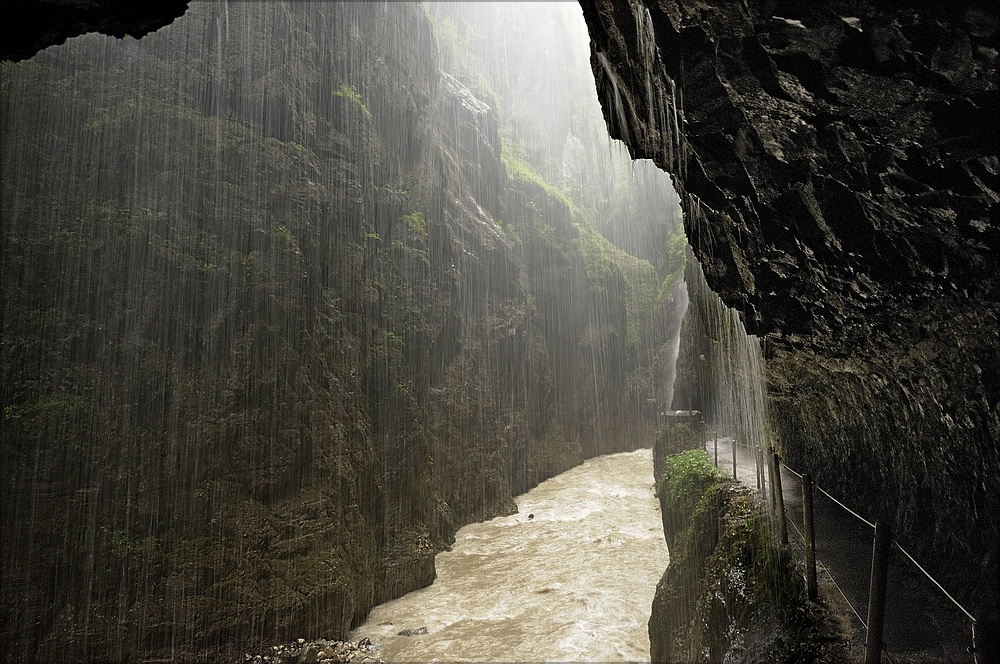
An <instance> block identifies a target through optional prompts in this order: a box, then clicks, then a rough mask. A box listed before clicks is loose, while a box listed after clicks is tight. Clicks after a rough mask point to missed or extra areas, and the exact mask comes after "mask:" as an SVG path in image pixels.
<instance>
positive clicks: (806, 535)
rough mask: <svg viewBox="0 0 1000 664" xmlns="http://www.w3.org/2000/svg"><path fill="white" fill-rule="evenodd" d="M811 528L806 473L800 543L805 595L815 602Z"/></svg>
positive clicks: (809, 482)
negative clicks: (802, 550) (803, 560)
mask: <svg viewBox="0 0 1000 664" xmlns="http://www.w3.org/2000/svg"><path fill="white" fill-rule="evenodd" d="M813 527H814V522H813V480H812V475H810V474H809V473H806V474H804V475H803V476H802V540H803V542H802V543H803V545H804V546H805V550H806V593H807V594H808V597H809V599H810V600H813V601H815V599H816V595H817V591H816V536H815V534H814V531H813Z"/></svg>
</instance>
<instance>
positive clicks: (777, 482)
mask: <svg viewBox="0 0 1000 664" xmlns="http://www.w3.org/2000/svg"><path fill="white" fill-rule="evenodd" d="M771 481H772V485H771V486H772V489H771V491H772V492H773V493H774V508H775V510H776V511H777V516H778V532H779V533H780V535H781V543H782V544H788V524H787V523H785V497H784V496H783V495H782V493H781V457H780V456H778V453H777V452H775V451H774V448H771Z"/></svg>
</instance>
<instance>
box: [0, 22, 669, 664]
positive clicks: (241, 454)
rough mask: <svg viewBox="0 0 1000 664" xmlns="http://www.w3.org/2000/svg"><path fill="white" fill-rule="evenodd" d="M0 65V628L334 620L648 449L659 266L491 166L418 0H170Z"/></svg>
mask: <svg viewBox="0 0 1000 664" xmlns="http://www.w3.org/2000/svg"><path fill="white" fill-rule="evenodd" d="M3 77H4V87H3V94H2V103H3V114H2V115H3V123H4V129H3V144H2V158H3V164H4V173H5V176H4V179H3V209H4V214H3V249H2V268H3V278H4V289H3V312H4V314H3V321H2V326H3V330H2V331H3V347H2V353H3V363H2V365H3V369H2V371H3V374H2V378H0V384H2V387H0V390H2V392H0V394H2V400H3V411H2V412H3V421H2V429H3V438H2V449H0V457H2V460H3V482H0V502H2V503H3V505H4V510H3V524H2V530H3V533H4V536H3V538H2V542H0V551H2V559H3V571H2V576H3V579H4V582H3V587H2V595H3V596H2V613H3V615H2V622H3V624H4V625H5V627H4V632H3V639H4V645H3V648H4V652H5V653H8V654H11V653H16V654H17V655H16V656H20V657H22V658H23V659H40V660H45V659H49V660H73V659H100V660H124V659H128V658H132V657H137V656H145V655H157V656H162V655H173V656H192V655H193V654H194V653H203V654H204V653H206V652H213V651H217V652H218V654H219V656H220V657H231V656H232V655H233V652H236V651H239V649H241V648H243V647H245V646H246V645H247V644H248V643H253V642H256V641H266V640H270V639H287V638H295V637H297V636H300V635H302V636H305V635H310V636H317V637H318V636H329V637H332V636H343V635H344V633H345V631H346V630H347V629H348V628H349V627H350V625H351V624H352V623H353V622H355V621H357V620H359V619H360V618H362V617H363V616H364V615H365V614H366V613H367V611H368V609H369V608H370V607H371V606H372V605H373V604H374V603H377V602H379V601H382V600H384V599H387V598H390V597H393V596H396V595H399V594H401V593H403V592H406V591H408V590H412V589H414V588H417V587H420V586H422V585H425V584H427V583H429V582H430V581H431V580H432V579H433V576H434V567H433V555H434V553H435V551H437V550H440V548H442V547H444V546H447V545H448V544H449V543H450V542H451V541H452V538H453V533H454V530H455V528H457V527H458V526H460V525H462V524H463V523H466V522H468V521H470V520H473V519H483V518H489V517H491V516H494V515H497V514H503V513H509V512H510V511H511V510H513V509H514V503H513V500H512V496H513V495H515V494H517V493H519V492H521V491H523V490H524V489H526V488H528V487H530V486H531V485H533V484H534V483H537V482H538V481H540V480H542V479H544V478H545V477H548V476H550V475H552V474H555V473H557V472H560V471H561V470H563V469H566V468H568V467H569V466H571V465H573V464H575V463H578V462H579V461H580V460H582V459H583V458H584V457H586V456H589V455H593V454H597V453H601V452H610V451H620V450H627V449H633V448H634V447H636V446H639V445H643V444H648V443H649V439H650V436H651V433H652V427H653V426H655V422H654V421H653V418H654V408H652V407H650V406H649V400H650V399H654V400H655V398H656V396H657V393H656V390H657V389H663V388H662V386H660V387H659V388H658V387H657V386H656V385H654V381H653V379H652V377H651V372H650V370H649V362H650V359H649V358H650V357H651V356H652V355H653V354H655V352H656V351H657V350H658V349H659V347H660V346H662V345H663V344H665V343H666V337H667V331H668V330H667V325H666V324H665V323H664V322H663V321H662V320H661V319H659V318H658V317H655V316H653V317H651V316H649V315H645V316H639V315H638V314H637V311H636V307H638V306H639V303H644V304H643V306H645V304H648V303H649V302H655V299H656V289H657V286H658V285H659V278H658V277H657V275H656V274H655V272H654V270H653V268H652V267H651V266H649V265H648V264H647V263H642V262H641V261H636V260H635V259H631V258H630V257H628V256H627V255H625V254H624V253H623V252H621V251H620V250H616V249H614V248H613V247H612V246H611V245H610V244H609V243H607V242H606V241H605V240H603V238H601V237H600V236H599V235H598V234H597V233H596V232H595V231H594V230H593V229H592V228H589V227H586V226H585V225H583V224H581V223H580V220H579V219H578V218H576V216H575V215H576V213H575V212H574V210H573V209H571V207H569V206H568V205H567V203H566V202H565V201H564V200H561V199H559V198H558V197H556V196H554V195H552V194H551V193H550V192H548V191H547V190H546V189H545V188H544V187H542V186H540V185H538V184H532V183H531V182H528V181H524V180H518V181H514V180H512V179H510V178H509V177H508V175H507V174H506V172H505V167H504V164H503V161H502V159H501V145H500V135H499V131H498V119H497V117H496V114H495V109H492V108H490V106H489V105H488V104H486V103H485V102H483V101H482V100H480V99H479V98H477V95H476V93H474V92H472V91H471V90H470V89H469V88H468V87H466V85H464V84H463V83H462V82H460V81H458V80H457V79H455V78H453V77H451V76H449V75H446V74H442V73H441V72H440V71H439V61H438V59H437V52H436V41H435V36H434V31H433V28H432V25H431V21H430V19H429V17H428V15H427V14H426V13H425V11H424V10H423V9H422V8H421V6H420V5H417V4H409V3H406V4H404V3H306V4H303V5H286V4H279V3H237V4H225V3H223V4H212V3H199V4H197V5H196V6H195V7H193V8H192V10H191V11H190V12H189V13H188V15H187V16H185V18H184V19H183V21H180V22H178V23H176V24H174V25H173V26H170V27H169V28H167V29H165V30H163V31H161V32H159V33H157V34H155V35H152V36H150V37H147V38H144V39H143V40H142V41H141V42H137V41H135V40H124V41H121V42H111V41H109V40H106V39H104V38H99V37H96V36H94V37H85V38H81V39H79V40H76V41H74V42H73V43H71V44H69V45H66V46H65V47H62V48H59V49H53V50H50V51H47V52H44V53H41V54H39V55H38V56H36V57H35V58H34V59H32V60H30V61H28V62H26V63H23V64H21V65H19V66H14V65H9V64H5V69H4V72H3ZM643 265H645V267H643ZM650 293H652V295H649V294H650ZM236 654H239V652H236Z"/></svg>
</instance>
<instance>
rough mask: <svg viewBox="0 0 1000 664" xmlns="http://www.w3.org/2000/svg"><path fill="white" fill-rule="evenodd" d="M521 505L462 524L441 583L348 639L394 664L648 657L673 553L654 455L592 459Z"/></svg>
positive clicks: (386, 608) (390, 607) (442, 563)
mask: <svg viewBox="0 0 1000 664" xmlns="http://www.w3.org/2000/svg"><path fill="white" fill-rule="evenodd" d="M517 505H518V509H519V512H518V513H517V514H514V515H512V516H508V517H498V518H496V519H493V520H492V521H487V522H485V523H476V524H471V525H468V526H465V527H464V528H462V529H461V530H459V531H458V533H457V536H456V541H455V545H454V546H453V547H452V550H451V551H447V552H443V553H441V554H439V555H438V556H437V559H436V563H437V580H435V581H434V583H433V584H432V585H430V586H429V587H427V588H423V589H421V590H417V591H414V592H411V593H409V594H407V595H404V596H403V597H400V598H399V599H396V600H392V601H390V602H386V603H385V604H382V605H379V606H377V607H375V608H374V609H373V610H372V612H371V613H370V614H369V616H368V620H367V622H365V623H364V624H363V625H361V626H360V627H359V628H358V629H356V630H355V631H354V632H353V633H352V634H351V638H352V639H362V638H365V637H367V638H369V639H371V641H372V643H375V644H378V645H379V646H380V649H379V656H380V657H382V658H383V659H385V660H386V661H389V662H394V661H395V662H399V661H421V662H428V661H593V662H597V661H600V662H611V661H648V660H649V636H648V633H647V626H646V623H647V621H648V620H649V613H650V607H651V604H652V601H653V592H654V591H655V590H656V584H657V582H658V581H659V579H660V576H661V575H662V574H663V571H664V570H665V569H666V567H667V560H668V558H667V547H666V544H665V543H664V540H663V526H662V522H661V519H660V512H659V505H658V503H657V501H656V498H655V496H654V492H653V461H652V452H651V451H650V450H637V451H635V452H629V453H624V454H612V455H608V456H603V457H598V458H595V459H590V460H589V461H586V462H585V463H583V464H582V465H580V466H577V467H576V468H573V469H571V470H569V471H567V472H565V473H563V474H562V475H559V476H558V477H554V478H552V479H549V480H547V481H545V482H543V483H541V484H539V485H538V486H537V487H535V488H534V489H532V490H531V491H528V492H527V493H525V494H523V495H521V496H519V497H518V498H517ZM529 515H533V517H532V518H530V519H529ZM420 628H426V631H427V633H426V634H417V635H414V636H399V635H398V633H399V632H401V631H403V630H420Z"/></svg>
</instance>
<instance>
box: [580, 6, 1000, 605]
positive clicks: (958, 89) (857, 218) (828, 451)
mask: <svg viewBox="0 0 1000 664" xmlns="http://www.w3.org/2000/svg"><path fill="white" fill-rule="evenodd" d="M581 5H582V6H583V8H584V14H585V17H586V19H587V21H588V25H589V27H590V32H591V36H592V38H593V43H592V50H593V59H592V64H593V68H594V72H595V75H596V77H597V82H598V92H599V96H600V98H601V101H602V105H603V107H604V112H605V117H606V120H607V123H608V127H609V129H610V131H611V133H612V135H613V136H617V137H619V138H621V139H622V140H624V141H625V142H626V143H627V144H628V145H629V146H630V149H631V151H632V154H633V155H634V156H637V157H648V158H651V159H654V160H655V161H656V162H657V163H658V164H659V165H660V166H661V167H662V168H664V169H665V170H668V171H670V172H671V173H672V174H673V176H674V181H675V184H676V186H677V189H678V192H680V193H681V196H682V198H684V200H685V201H686V210H687V216H686V219H685V223H686V228H687V231H688V237H689V239H690V242H691V245H692V248H693V250H694V252H695V254H696V255H697V257H698V259H699V261H700V262H701V264H702V266H703V268H704V273H705V277H706V278H707V280H708V283H709V284H710V285H711V287H712V288H713V289H714V290H716V291H717V292H718V293H719V294H720V295H721V296H722V298H723V300H725V302H726V303H727V304H728V305H730V306H732V307H734V308H736V309H737V310H739V311H740V312H741V313H742V314H743V316H744V320H745V323H746V327H747V330H748V331H749V332H751V333H756V334H758V335H761V336H765V337H766V344H765V350H766V353H767V356H768V360H769V361H768V366H767V371H768V381H769V384H770V390H771V396H772V399H771V412H772V415H773V420H774V424H773V429H774V433H775V434H776V437H777V440H778V445H779V449H781V450H782V451H783V453H784V454H785V456H786V457H787V458H789V459H791V460H792V461H793V462H794V463H795V464H797V465H798V467H800V468H802V469H805V470H811V471H813V472H814V474H815V475H816V476H817V477H818V478H819V481H822V482H825V485H826V486H828V487H833V488H835V489H836V490H837V492H838V495H840V496H841V497H844V498H845V499H847V500H857V502H858V504H859V505H863V506H864V507H865V508H866V510H867V512H866V513H867V514H869V515H870V516H871V518H873V519H884V520H887V521H890V522H892V523H893V524H894V526H895V529H896V532H897V533H899V537H900V539H901V541H903V542H904V543H905V544H906V545H909V546H911V547H913V548H912V549H911V550H914V549H915V550H916V551H917V552H918V555H919V556H920V557H921V558H922V559H923V560H925V561H928V563H929V564H930V565H931V566H932V568H933V571H934V573H935V575H936V576H938V578H942V579H946V580H947V581H948V582H949V583H952V584H954V585H953V587H957V588H959V589H960V590H959V591H958V592H959V594H960V595H961V596H962V597H963V599H964V600H965V601H967V602H971V603H972V604H973V605H974V606H975V607H976V608H975V612H978V613H980V614H982V615H985V616H989V615H995V614H996V611H997V606H996V597H997V596H998V592H997V588H996V585H995V582H994V581H992V580H993V579H996V578H997V577H998V574H997V568H998V561H1000V549H998V546H1000V544H998V542H1000V533H998V531H997V525H996V523H995V519H992V518H990V517H989V516H987V515H991V514H994V513H996V511H997V509H998V496H1000V479H998V477H1000V472H998V471H1000V467H998V463H1000V462H998V459H997V455H996V442H995V441H996V440H998V432H1000V414H998V395H1000V390H998V382H997V378H996V376H997V373H996V367H997V366H1000V338H998V333H997V328H996V320H997V314H998V311H1000V306H998V295H1000V290H998V285H1000V284H998V280H1000V272H998V271H997V269H996V265H997V255H998V250H1000V220H998V200H1000V194H998V192H1000V179H998V175H1000V168H998V161H997V124H996V122H995V119H996V117H997V109H998V104H997V73H996V67H997V44H998V41H997V40H998V26H1000V20H998V14H997V11H998V10H997V6H996V4H995V3H987V2H959V3H951V4H948V5H930V4H922V3H902V4H899V3H883V2H876V3H863V4H859V3H846V2H834V3H822V4H808V3H807V4H800V3H786V2H777V3H774V2H744V3H722V2H719V3H713V2H707V3H706V2H686V1H667V2H651V1H650V2H632V3H617V2H611V1H610V0H607V1H606V0H585V1H584V2H582V3H581ZM689 311H690V309H689ZM681 362H682V364H684V363H685V358H684V357H683V354H682V358H681ZM697 364H698V355H697V354H695V355H694V356H693V360H688V361H687V366H688V375H687V378H688V379H689V380H691V381H692V384H695V385H696V384H698V376H697ZM697 391H698V390H696V392H697ZM679 407H688V405H687V404H681V405H680V406H679ZM983 579H988V580H990V581H988V582H987V583H985V584H984V583H983V582H982V580H983Z"/></svg>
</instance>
